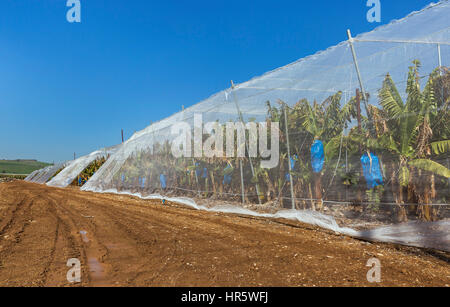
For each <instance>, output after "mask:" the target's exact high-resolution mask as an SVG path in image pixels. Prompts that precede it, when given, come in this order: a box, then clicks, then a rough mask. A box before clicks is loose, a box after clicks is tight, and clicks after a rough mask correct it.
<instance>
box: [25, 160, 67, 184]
mask: <svg viewBox="0 0 450 307" xmlns="http://www.w3.org/2000/svg"><path fill="white" fill-rule="evenodd" d="M70 163H72V161H67V162H64V163H57V164H54V165H50V166H47V167H45V168H43V169H40V170H36V171H34V172H32V173H31V174H30V175H28V176H27V177H26V178H25V181H28V182H34V183H40V184H44V183H46V182H47V181H48V180H49V179H50V178H52V177H53V176H54V175H55V174H56V173H57V172H58V171H59V170H61V169H62V168H65V167H67V166H68V165H70Z"/></svg>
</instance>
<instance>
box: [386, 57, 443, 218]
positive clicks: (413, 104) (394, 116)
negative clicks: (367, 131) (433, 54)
mask: <svg viewBox="0 0 450 307" xmlns="http://www.w3.org/2000/svg"><path fill="white" fill-rule="evenodd" d="M419 68H420V62H419V61H418V60H415V61H414V62H413V65H412V66H411V67H410V69H409V73H408V81H407V86H406V93H407V99H406V101H405V102H404V101H403V100H402V98H401V96H400V94H399V92H398V90H397V87H396V85H395V83H394V81H393V80H392V78H391V76H390V75H389V74H388V75H387V76H386V77H385V80H384V82H383V87H382V89H381V90H380V93H379V100H380V104H381V106H382V108H383V110H384V111H385V112H384V114H385V115H386V118H385V121H386V123H387V126H388V129H389V134H387V135H385V136H383V137H382V138H380V143H381V144H383V147H384V148H386V149H387V150H389V151H390V153H391V154H392V155H393V156H394V158H395V159H396V160H397V165H398V172H393V173H392V175H391V176H392V178H391V180H392V182H393V183H395V185H396V189H395V190H396V195H395V201H396V203H397V204H398V206H399V207H398V220H399V221H400V222H404V221H406V220H407V216H406V210H405V206H404V203H405V201H404V192H405V188H408V186H409V187H410V190H411V191H413V193H414V194H415V195H416V196H417V198H418V202H419V204H420V205H419V215H420V218H422V219H424V220H428V221H429V220H432V218H433V216H432V214H433V213H432V212H431V208H430V206H429V204H430V202H431V198H432V195H433V192H432V181H433V180H434V178H433V176H434V175H438V176H443V177H445V178H449V177H450V170H449V169H447V168H446V167H445V166H443V165H441V164H439V163H437V162H435V161H433V160H431V159H430V157H429V156H430V154H431V149H432V148H433V149H435V150H438V151H442V152H443V151H445V150H447V149H448V141H447V140H438V141H435V142H431V140H432V136H433V130H432V128H431V123H432V122H433V121H434V120H435V119H436V117H437V116H438V108H437V104H436V99H435V91H434V88H433V76H430V78H429V79H428V82H427V84H426V86H425V88H424V90H423V91H421V88H420V77H419ZM397 173H398V174H397ZM417 178H419V179H420V182H419V181H418V180H417ZM415 179H416V180H415Z"/></svg>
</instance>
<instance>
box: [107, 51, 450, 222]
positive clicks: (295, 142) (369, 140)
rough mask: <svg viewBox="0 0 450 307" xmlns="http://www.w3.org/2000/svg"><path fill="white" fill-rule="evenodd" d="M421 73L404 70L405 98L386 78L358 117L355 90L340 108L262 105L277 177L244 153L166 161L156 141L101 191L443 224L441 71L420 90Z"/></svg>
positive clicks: (448, 113) (449, 82) (445, 152)
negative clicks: (272, 134)
mask: <svg viewBox="0 0 450 307" xmlns="http://www.w3.org/2000/svg"><path fill="white" fill-rule="evenodd" d="M420 66H421V65H420V61H419V60H414V61H413V62H412V63H411V66H410V67H409V71H408V72H407V81H406V85H405V88H406V98H405V99H403V98H402V97H401V95H400V93H399V91H398V89H397V87H396V85H395V83H394V81H393V79H392V77H391V76H390V74H386V75H385V77H384V80H383V82H382V84H381V87H380V90H379V91H378V93H377V102H378V103H377V104H368V105H367V109H366V110H364V111H365V114H366V115H362V113H363V112H362V110H361V109H362V108H363V107H362V105H363V103H362V101H364V100H365V99H364V97H362V94H361V93H360V92H359V90H357V91H355V95H354V96H352V97H350V99H348V101H345V100H344V99H343V94H342V92H336V93H335V94H333V95H331V96H329V97H328V98H326V99H325V100H324V101H308V100H307V99H300V100H299V101H298V102H297V103H296V104H294V105H293V106H292V107H288V106H287V105H286V104H284V103H277V102H275V103H274V102H272V101H267V102H266V103H265V105H266V112H267V114H266V120H267V122H268V125H270V123H272V122H278V123H279V127H280V129H279V130H280V161H279V164H278V167H276V168H273V169H263V168H260V167H259V159H258V158H256V159H249V158H248V156H249V155H248V152H247V154H246V158H217V157H215V158H200V159H199V158H185V157H182V158H175V157H174V156H173V155H172V151H171V145H170V142H169V141H165V142H162V143H155V144H153V147H152V148H150V147H149V148H147V149H145V150H140V151H136V152H134V153H133V154H131V155H130V156H129V157H128V158H127V159H126V160H125V161H124V163H123V165H122V166H121V168H120V170H118V171H117V172H116V174H115V176H114V177H113V179H112V180H111V182H110V184H109V186H103V188H104V189H108V188H115V187H117V190H118V191H129V192H132V193H140V194H141V195H151V194H154V193H160V194H163V195H171V196H190V197H194V198H195V199H196V200H198V201H200V202H202V200H204V201H207V202H208V203H209V204H211V205H214V204H219V203H221V202H224V201H227V202H231V203H233V204H235V205H240V206H245V207H246V208H252V209H254V210H257V211H261V212H276V211H278V210H280V209H287V208H289V209H290V208H292V206H294V209H300V210H313V211H320V212H326V213H329V214H332V215H335V216H336V217H337V218H339V217H342V218H343V219H346V218H347V219H356V218H357V219H358V220H360V219H362V220H365V221H367V222H378V223H386V222H395V221H397V222H406V221H408V220H423V221H436V220H440V219H445V218H449V217H450V210H449V208H448V206H446V204H448V202H449V199H450V179H449V178H450V169H449V162H450V161H449V157H450V155H449V150H450V108H449V104H450V95H449V94H450V71H449V70H448V69H447V68H445V67H444V68H437V69H435V70H434V71H433V72H432V73H431V74H430V75H429V76H428V77H427V79H426V82H425V85H424V86H423V87H421V79H422V77H421V75H420ZM367 98H368V97H366V100H368V99H367ZM236 120H239V119H238V118H236ZM286 123H287V126H286ZM221 127H222V129H225V126H224V125H222V126H221ZM246 138H247V142H249V135H248V133H247V135H246ZM288 138H289V144H290V150H288V147H287V144H288V142H287V140H288ZM224 142H226V140H225V141H224ZM247 149H248V148H247ZM250 164H252V166H250ZM241 176H242V177H241ZM241 178H242V180H241ZM291 185H292V186H291ZM291 187H292V189H291Z"/></svg>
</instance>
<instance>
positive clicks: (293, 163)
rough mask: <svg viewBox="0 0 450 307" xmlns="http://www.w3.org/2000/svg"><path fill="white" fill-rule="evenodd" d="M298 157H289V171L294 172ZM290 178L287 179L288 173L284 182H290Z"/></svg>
mask: <svg viewBox="0 0 450 307" xmlns="http://www.w3.org/2000/svg"><path fill="white" fill-rule="evenodd" d="M297 159H298V156H297V155H294V156H293V157H291V171H293V170H294V167H295V162H297ZM292 177H294V175H292ZM290 179H291V178H290V177H289V173H287V174H286V181H288V180H290Z"/></svg>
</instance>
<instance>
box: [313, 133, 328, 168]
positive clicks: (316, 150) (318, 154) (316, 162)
mask: <svg viewBox="0 0 450 307" xmlns="http://www.w3.org/2000/svg"><path fill="white" fill-rule="evenodd" d="M324 163H325V152H324V149H323V143H322V141H320V140H316V141H314V143H313V145H312V146H311V165H312V169H313V172H314V173H320V172H321V171H322V169H323V164H324Z"/></svg>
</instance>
